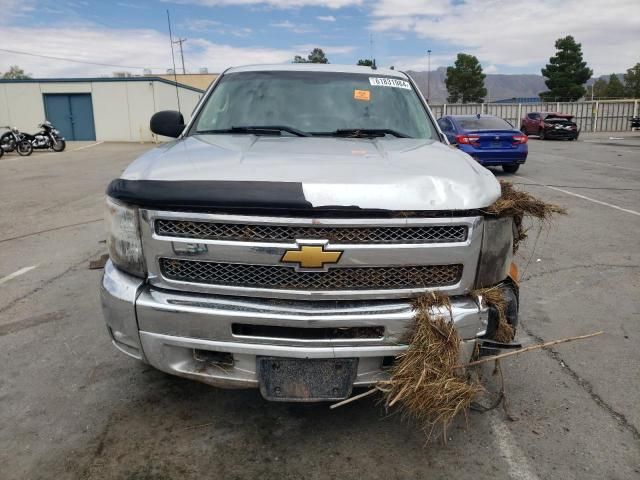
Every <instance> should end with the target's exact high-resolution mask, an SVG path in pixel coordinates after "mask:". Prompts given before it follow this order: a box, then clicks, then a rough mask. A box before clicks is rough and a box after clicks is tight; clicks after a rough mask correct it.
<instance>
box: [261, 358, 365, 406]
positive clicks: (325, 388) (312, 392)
mask: <svg viewBox="0 0 640 480" xmlns="http://www.w3.org/2000/svg"><path fill="white" fill-rule="evenodd" d="M257 368H258V380H259V383H260V393H261V394H262V396H263V397H264V398H265V399H267V400H271V401H279V402H316V401H336V400H343V399H345V398H348V397H349V396H350V395H351V390H352V389H353V382H354V380H355V378H356V374H357V372H358V359H357V358H329V359H324V358H323V359H300V358H282V357H258V359H257Z"/></svg>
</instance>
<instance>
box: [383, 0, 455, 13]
mask: <svg viewBox="0 0 640 480" xmlns="http://www.w3.org/2000/svg"><path fill="white" fill-rule="evenodd" d="M450 10H451V5H450V3H449V1H448V0H379V1H376V2H375V4H374V6H373V16H374V17H418V16H419V17H423V16H434V15H445V14H446V13H447V12H449V11H450Z"/></svg>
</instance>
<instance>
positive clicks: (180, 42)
mask: <svg viewBox="0 0 640 480" xmlns="http://www.w3.org/2000/svg"><path fill="white" fill-rule="evenodd" d="M186 41H187V39H186V38H179V39H178V40H175V41H173V42H171V43H173V44H176V43H177V44H179V45H180V58H181V59H182V74H183V75H184V74H186V73H187V71H186V70H185V69H184V52H183V51H182V44H183V43H184V42H186Z"/></svg>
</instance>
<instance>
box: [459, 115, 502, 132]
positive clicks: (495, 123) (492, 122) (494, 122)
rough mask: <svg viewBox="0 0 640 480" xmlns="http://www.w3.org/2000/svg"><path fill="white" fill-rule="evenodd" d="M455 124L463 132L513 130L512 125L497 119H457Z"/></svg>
mask: <svg viewBox="0 0 640 480" xmlns="http://www.w3.org/2000/svg"><path fill="white" fill-rule="evenodd" d="M456 122H458V124H459V125H460V126H461V127H462V128H463V129H465V130H513V125H511V124H510V123H509V122H507V121H506V120H503V119H501V118H498V117H480V118H478V117H469V118H457V119H456Z"/></svg>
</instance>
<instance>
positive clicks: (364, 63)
mask: <svg viewBox="0 0 640 480" xmlns="http://www.w3.org/2000/svg"><path fill="white" fill-rule="evenodd" d="M358 65H359V66H361V67H373V60H369V59H368V58H364V59H362V58H361V59H360V60H358Z"/></svg>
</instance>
